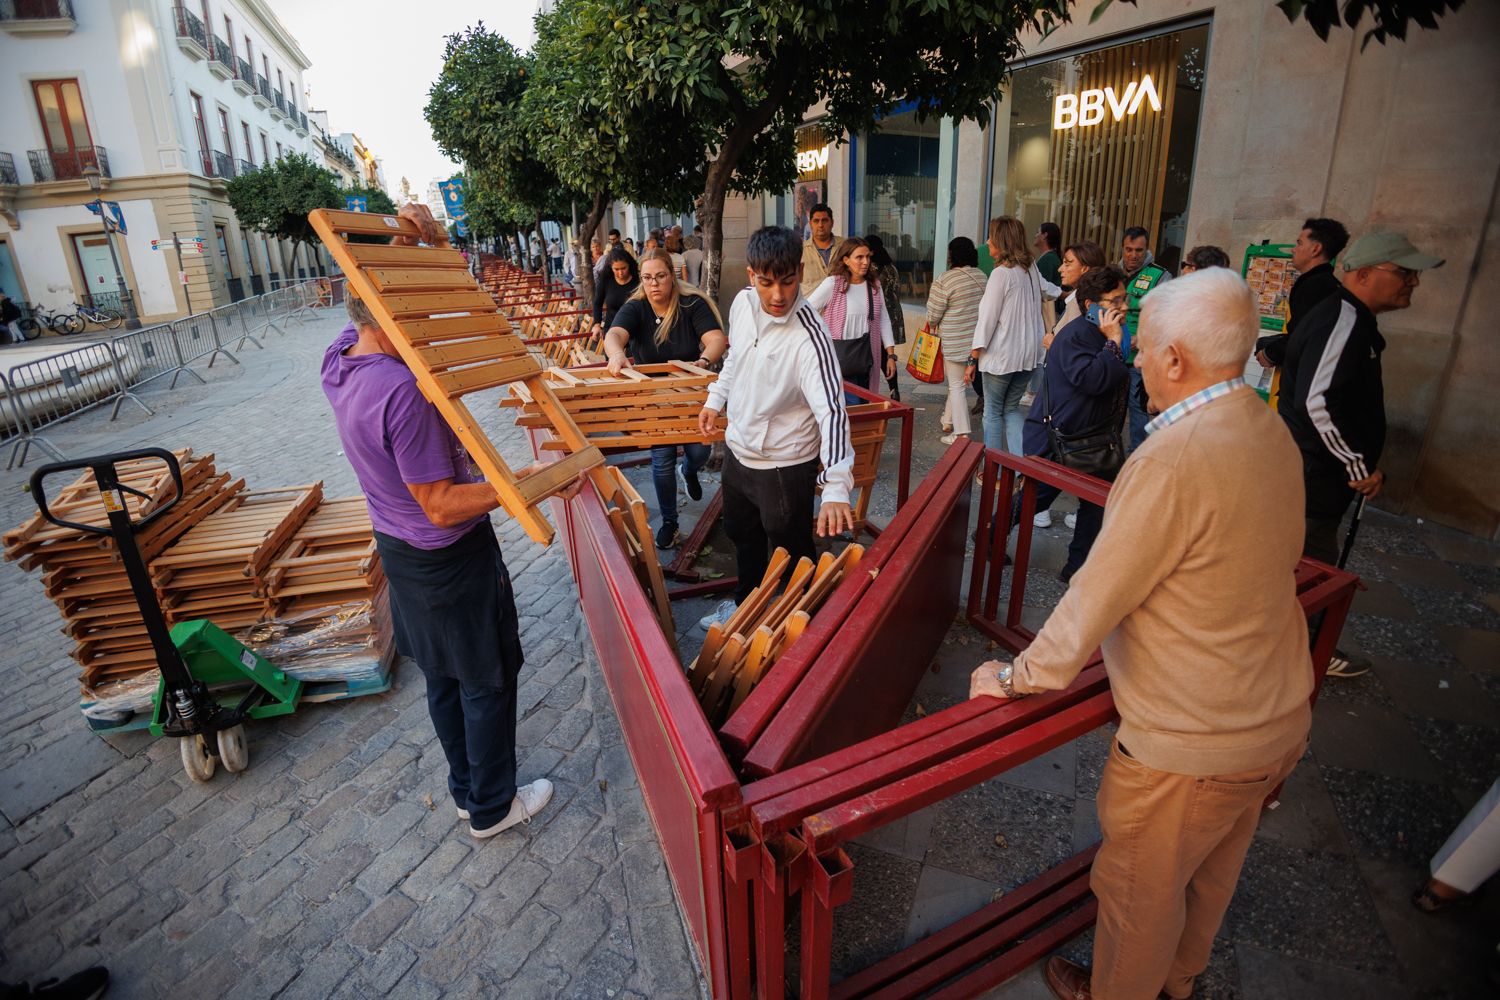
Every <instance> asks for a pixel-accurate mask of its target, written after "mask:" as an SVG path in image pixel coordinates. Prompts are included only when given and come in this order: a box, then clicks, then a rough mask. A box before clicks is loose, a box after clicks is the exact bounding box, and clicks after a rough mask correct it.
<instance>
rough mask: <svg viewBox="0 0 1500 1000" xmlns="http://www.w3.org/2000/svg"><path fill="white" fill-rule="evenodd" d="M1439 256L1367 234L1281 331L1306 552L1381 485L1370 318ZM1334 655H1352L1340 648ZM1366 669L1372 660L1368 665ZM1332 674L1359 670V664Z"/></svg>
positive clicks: (1375, 346) (1379, 341)
mask: <svg viewBox="0 0 1500 1000" xmlns="http://www.w3.org/2000/svg"><path fill="white" fill-rule="evenodd" d="M1442 264H1443V261H1442V260H1441V259H1440V258H1438V257H1433V256H1431V255H1430V254H1425V253H1422V252H1420V251H1419V250H1417V248H1416V247H1414V246H1412V244H1411V241H1410V240H1408V239H1407V238H1406V236H1405V235H1403V234H1401V233H1370V234H1368V235H1366V236H1363V237H1361V238H1360V239H1359V240H1358V241H1356V242H1355V244H1354V245H1353V246H1352V247H1350V248H1349V252H1348V253H1347V254H1346V255H1345V256H1344V259H1343V268H1344V271H1343V275H1342V276H1341V283H1340V286H1339V289H1338V291H1337V292H1335V293H1334V294H1332V295H1330V296H1328V297H1327V298H1325V299H1324V300H1323V301H1322V302H1320V303H1318V304H1317V305H1316V306H1314V307H1313V308H1312V309H1311V310H1310V311H1309V312H1308V313H1307V315H1306V316H1305V317H1303V318H1300V319H1298V321H1297V325H1296V327H1295V330H1294V332H1293V333H1292V334H1291V335H1290V336H1289V337H1288V338H1287V340H1288V343H1287V349H1286V361H1285V365H1284V367H1283V368H1282V373H1281V403H1280V407H1279V412H1280V413H1281V417H1282V419H1283V420H1285V421H1286V425H1287V428H1288V429H1289V430H1290V431H1291V432H1292V438H1293V440H1295V441H1296V442H1297V446H1298V448H1299V449H1301V451H1302V477H1303V482H1304V484H1305V485H1306V488H1307V512H1306V517H1307V536H1306V540H1305V541H1304V543H1303V553H1304V554H1305V555H1307V556H1309V557H1311V558H1313V559H1318V560H1321V561H1323V562H1326V563H1329V564H1333V563H1335V562H1337V561H1338V558H1339V540H1338V532H1339V524H1340V522H1341V521H1342V520H1343V517H1344V512H1345V511H1347V510H1348V509H1349V504H1350V502H1351V501H1352V500H1353V499H1354V497H1355V495H1356V494H1360V495H1363V496H1365V497H1367V498H1374V497H1375V496H1376V495H1377V494H1379V493H1380V488H1381V486H1382V485H1384V483H1385V473H1384V472H1383V471H1382V470H1381V469H1380V467H1379V466H1380V453H1381V451H1382V450H1383V449H1384V447H1385V390H1384V387H1383V385H1382V382H1381V373H1380V354H1381V352H1382V351H1384V350H1385V338H1384V337H1382V336H1381V335H1380V327H1379V325H1378V323H1377V322H1376V319H1375V317H1376V316H1378V315H1379V314H1380V313H1385V312H1394V311H1396V310H1398V309H1405V308H1407V307H1408V306H1410V305H1411V294H1412V291H1413V290H1414V289H1415V288H1416V287H1417V285H1418V284H1420V281H1421V272H1422V271H1425V270H1427V269H1428V268H1433V267H1441V266H1442ZM1336 658H1337V659H1343V660H1346V661H1347V660H1349V658H1348V657H1347V656H1344V655H1343V654H1337V657H1336ZM1366 669H1368V667H1366ZM1329 673H1330V674H1332V675H1334V676H1344V677H1349V676H1355V675H1356V674H1360V673H1364V670H1362V669H1359V664H1358V663H1357V662H1352V661H1351V662H1349V663H1345V664H1343V665H1340V664H1339V663H1337V662H1336V663H1335V664H1334V665H1333V667H1331V668H1330V670H1329Z"/></svg>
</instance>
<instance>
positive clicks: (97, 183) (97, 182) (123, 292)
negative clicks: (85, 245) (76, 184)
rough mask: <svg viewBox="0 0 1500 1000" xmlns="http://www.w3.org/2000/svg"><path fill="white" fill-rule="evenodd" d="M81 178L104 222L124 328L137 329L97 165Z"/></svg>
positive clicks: (133, 308) (86, 169)
mask: <svg viewBox="0 0 1500 1000" xmlns="http://www.w3.org/2000/svg"><path fill="white" fill-rule="evenodd" d="M83 179H84V180H86V181H88V182H89V190H90V191H92V192H94V211H96V212H98V213H99V221H100V222H101V223H103V224H104V243H105V245H106V246H108V247H109V259H110V260H111V261H112V262H113V263H114V265H115V287H116V288H117V289H119V292H120V304H121V305H123V306H124V307H125V329H127V330H139V329H140V328H141V317H140V315H139V314H138V313H137V312H136V311H135V296H133V295H131V294H130V288H129V287H128V286H127V285H126V284H125V276H124V275H123V274H121V273H120V258H119V257H118V256H117V255H116V254H115V240H114V228H113V227H112V226H111V225H110V223H109V216H107V215H105V214H104V201H103V200H102V199H101V198H100V197H99V192H100V191H101V190H102V189H103V188H104V177H103V175H102V174H100V173H99V165H98V164H97V163H90V164H89V165H88V166H86V167H84V168H83Z"/></svg>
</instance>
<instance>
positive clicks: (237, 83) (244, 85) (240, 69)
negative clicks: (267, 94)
mask: <svg viewBox="0 0 1500 1000" xmlns="http://www.w3.org/2000/svg"><path fill="white" fill-rule="evenodd" d="M234 89H235V90H237V91H239V92H240V93H241V94H248V93H250V92H251V91H253V90H254V89H255V70H253V69H251V68H250V63H249V61H248V60H246V59H242V58H239V57H236V58H235V60H234Z"/></svg>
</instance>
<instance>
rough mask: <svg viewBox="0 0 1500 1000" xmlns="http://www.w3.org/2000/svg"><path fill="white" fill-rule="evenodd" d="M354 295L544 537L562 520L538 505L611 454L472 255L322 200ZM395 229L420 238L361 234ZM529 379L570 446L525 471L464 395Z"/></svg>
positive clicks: (394, 221)
mask: <svg viewBox="0 0 1500 1000" xmlns="http://www.w3.org/2000/svg"><path fill="white" fill-rule="evenodd" d="M308 221H309V222H310V223H311V225H312V227H313V230H314V231H315V232H316V233H317V234H318V236H319V237H320V238H321V239H322V241H323V244H324V246H325V247H326V248H327V250H328V252H329V253H330V254H331V255H332V256H333V259H334V260H335V261H336V262H337V263H338V265H339V267H340V268H342V269H343V272H344V274H345V276H346V277H347V278H348V288H347V294H350V295H354V296H356V297H358V298H359V299H360V301H362V302H363V303H364V304H365V306H366V307H367V308H368V309H369V310H370V313H371V315H372V316H374V318H375V319H376V321H377V322H379V324H380V327H381V329H382V330H383V331H384V332H385V334H386V336H387V337H389V338H390V340H391V343H392V344H393V345H394V346H395V348H396V350H397V352H398V353H399V354H400V356H401V359H402V360H403V361H404V362H406V365H407V367H409V368H410V369H411V370H412V372H413V374H415V375H416V378H417V383H418V385H419V386H420V387H421V389H422V392H423V394H424V395H425V396H426V397H427V399H428V400H429V401H430V402H431V403H432V404H433V406H434V407H436V408H437V410H438V412H439V414H441V416H442V417H443V419H444V421H446V422H447V424H448V426H449V427H450V428H452V429H453V432H454V434H456V435H457V437H458V440H459V442H460V443H461V444H463V446H464V448H465V449H466V450H467V451H468V453H469V456H470V458H472V459H473V460H474V463H475V465H477V466H478V468H479V470H480V472H481V473H483V475H484V477H485V480H486V481H487V482H488V483H489V484H490V486H491V487H492V488H493V489H494V490H495V494H496V496H497V497H498V499H499V500H500V503H501V505H502V506H503V507H504V508H505V510H506V513H508V514H509V515H510V516H511V517H513V518H515V519H516V520H517V521H519V522H520V523H521V525H522V527H523V528H524V529H525V530H526V533H527V534H528V535H530V536H531V537H532V538H533V539H535V540H536V541H538V542H541V543H542V544H543V545H546V544H550V543H551V541H552V537H553V534H554V532H553V528H552V525H551V524H549V523H548V522H547V519H546V518H545V517H544V516H543V515H542V513H541V511H540V510H539V509H538V505H539V504H540V503H541V502H542V501H543V500H546V499H547V498H549V497H552V496H554V495H556V494H557V493H559V492H561V491H563V490H564V489H566V488H567V487H568V486H569V484H571V483H572V482H573V481H574V480H575V479H577V478H578V476H579V475H581V474H584V473H589V472H591V471H592V470H596V469H598V468H599V467H600V466H601V465H603V463H604V456H603V454H602V453H601V452H600V451H599V449H598V448H597V447H595V446H594V445H592V444H591V443H590V442H589V441H588V440H587V439H586V438H585V437H584V436H583V434H582V432H580V431H579V430H578V427H577V426H576V425H575V424H574V423H573V420H572V418H571V417H570V416H569V415H568V412H567V411H566V410H564V409H563V407H562V405H561V404H560V403H559V402H558V401H557V399H556V397H555V396H554V395H553V394H552V390H551V387H550V386H549V385H548V384H547V382H546V380H545V379H544V378H543V377H542V365H541V364H540V363H539V362H538V361H537V359H536V357H535V356H533V355H532V354H531V352H530V351H529V350H528V348H527V345H526V344H525V342H524V341H523V340H522V339H521V338H520V337H518V336H517V335H516V333H515V331H514V330H513V329H512V327H511V324H510V322H509V321H508V320H507V319H506V317H505V315H504V314H503V313H502V312H501V310H500V307H499V306H498V305H497V304H496V301H495V299H494V297H493V296H492V295H490V293H489V292H487V291H484V290H483V289H482V288H480V287H479V285H478V284H477V283H476V282H475V280H474V278H473V276H471V275H470V274H469V271H468V269H467V267H466V265H465V262H464V259H463V256H462V255H461V254H460V253H459V252H458V251H457V250H452V249H449V248H448V247H446V246H420V245H417V244H418V243H419V241H420V240H421V238H422V236H423V235H424V234H423V233H422V232H421V230H420V229H419V228H418V226H417V225H416V223H414V222H412V221H410V220H408V219H404V218H399V217H397V216H393V215H375V214H371V213H366V212H340V211H335V210H332V209H317V210H316V211H313V212H311V213H310V214H309V216H308ZM351 236H355V237H360V238H364V237H370V236H376V237H379V236H387V237H392V238H395V239H397V240H398V241H401V242H405V243H409V244H411V245H387V244H379V243H351V242H348V239H349V237H351ZM513 383H521V384H524V385H526V386H527V388H528V389H529V390H530V392H531V397H532V400H533V401H534V402H535V403H536V405H537V407H538V410H539V412H541V413H543V414H545V415H546V417H547V421H548V426H549V427H550V428H551V430H552V433H553V435H554V436H555V437H556V438H557V439H558V440H559V441H561V442H562V443H563V447H564V450H566V451H567V452H568V454H567V455H566V456H565V457H564V458H562V459H560V460H558V461H556V462H554V463H552V464H550V465H548V466H547V467H546V468H544V469H542V470H540V471H537V472H534V473H532V474H530V475H527V476H526V477H524V478H519V477H517V476H516V474H515V473H514V472H513V471H512V470H511V468H510V467H509V466H508V465H507V464H506V463H505V461H504V459H502V458H501V456H500V453H499V451H497V450H496V448H495V446H494V444H493V443H491V441H490V440H489V438H487V437H486V436H485V435H484V432H483V431H482V430H481V429H480V427H479V424H478V422H477V421H476V420H475V419H474V416H473V414H472V413H470V412H469V409H468V407H467V406H466V405H465V403H464V397H465V396H467V395H469V394H471V393H475V392H479V391H481V390H485V389H493V388H496V387H498V386H505V385H510V384H513Z"/></svg>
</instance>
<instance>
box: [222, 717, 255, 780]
mask: <svg viewBox="0 0 1500 1000" xmlns="http://www.w3.org/2000/svg"><path fill="white" fill-rule="evenodd" d="M219 759H220V760H222V761H223V762H224V770H226V771H228V772H229V773H230V774H239V773H240V772H241V771H243V770H244V769H245V768H247V767H249V766H250V747H249V745H248V744H247V743H246V742H245V725H244V723H240V724H239V725H238V726H230V727H229V728H228V729H221V730H219Z"/></svg>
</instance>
